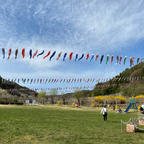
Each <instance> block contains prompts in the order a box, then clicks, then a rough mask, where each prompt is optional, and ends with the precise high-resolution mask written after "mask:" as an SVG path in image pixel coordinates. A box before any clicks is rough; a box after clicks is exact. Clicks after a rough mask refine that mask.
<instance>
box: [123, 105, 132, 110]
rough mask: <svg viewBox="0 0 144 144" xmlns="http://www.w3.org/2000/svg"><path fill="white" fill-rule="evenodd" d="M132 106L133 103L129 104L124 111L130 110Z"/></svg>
mask: <svg viewBox="0 0 144 144" xmlns="http://www.w3.org/2000/svg"><path fill="white" fill-rule="evenodd" d="M131 106H132V103H130V104H129V106H128V107H127V108H126V110H125V111H124V112H128V111H129V109H130V108H131Z"/></svg>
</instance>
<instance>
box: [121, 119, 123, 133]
mask: <svg viewBox="0 0 144 144" xmlns="http://www.w3.org/2000/svg"><path fill="white" fill-rule="evenodd" d="M121 132H123V121H122V120H121Z"/></svg>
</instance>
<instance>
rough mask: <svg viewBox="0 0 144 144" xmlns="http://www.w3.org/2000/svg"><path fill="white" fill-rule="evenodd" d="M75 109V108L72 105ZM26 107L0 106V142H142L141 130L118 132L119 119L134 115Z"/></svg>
mask: <svg viewBox="0 0 144 144" xmlns="http://www.w3.org/2000/svg"><path fill="white" fill-rule="evenodd" d="M74 109H75V108H74ZM99 113H100V112H98V111H91V110H90V111H78V110H77V111H76V110H64V109H54V108H48V107H46V108H45V107H44V108H39V107H37V106H36V107H35V106H33V107H30V106H16V107H0V144H8V143H10V144H144V133H131V134H128V133H126V132H124V133H121V130H120V120H121V119H122V120H124V121H127V120H129V118H130V117H137V115H136V114H132V113H129V114H116V113H109V115H108V121H107V122H106V123H104V122H103V119H102V116H101V115H100V114H99Z"/></svg>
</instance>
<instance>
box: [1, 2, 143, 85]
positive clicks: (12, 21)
mask: <svg viewBox="0 0 144 144" xmlns="http://www.w3.org/2000/svg"><path fill="white" fill-rule="evenodd" d="M143 16H144V1H143V0H138V1H136V0H117V1H116V0H69V1H68V0H23V1H22V0H5V1H3V0H0V47H1V48H3V47H4V48H5V49H6V50H7V53H8V49H9V48H12V54H13V55H12V56H13V57H11V59H10V60H7V59H4V60H3V59H2V53H1V50H0V67H1V69H0V75H1V76H2V77H4V78H18V77H19V78H73V77H76V78H81V77H82V78H91V77H92V78H109V77H113V76H115V75H117V74H119V73H120V72H122V71H123V70H124V69H126V68H129V57H130V56H135V57H136V58H137V57H143V52H144V49H143V46H144V41H143V39H144V28H143V26H144V17H143ZM16 48H18V49H19V51H20V50H21V49H22V48H25V49H26V58H25V59H24V60H23V59H22V57H21V56H20V55H19V56H18V59H17V60H15V59H14V51H15V49H16ZM30 49H32V50H33V51H35V50H37V49H38V50H39V51H42V50H45V53H47V52H48V51H49V50H51V51H55V50H56V51H57V52H60V51H62V52H63V54H64V53H65V52H68V53H70V52H71V51H73V52H74V54H76V53H79V54H82V53H84V54H87V53H90V54H95V55H96V54H99V55H102V54H104V55H105V56H106V55H107V54H109V55H110V56H111V55H114V59H115V61H114V64H113V65H111V64H110V63H109V64H108V65H106V64H105V61H104V62H103V64H101V65H100V64H99V61H98V62H95V61H92V62H89V61H85V60H82V61H79V62H75V61H74V60H72V61H71V62H69V61H68V58H67V59H66V61H65V62H63V61H62V58H61V60H60V61H56V60H55V59H56V57H54V59H53V60H52V61H49V60H48V59H46V60H43V59H42V57H40V58H37V59H33V60H30V59H29V58H28V55H29V50H30ZM117 55H118V56H123V57H124V56H128V61H127V64H126V65H125V66H124V65H116V64H115V63H116V56H117ZM104 60H105V59H104ZM81 85H83V86H85V85H87V86H88V85H90V86H91V85H94V83H93V84H90V83H88V84H84V83H83V84H75V83H74V84H69V85H68V84H61V85H60V84H48V85H25V86H28V87H30V88H34V87H35V88H38V87H40V88H44V87H46V88H49V87H65V86H68V87H71V86H81Z"/></svg>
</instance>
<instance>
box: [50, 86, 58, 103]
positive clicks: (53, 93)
mask: <svg viewBox="0 0 144 144" xmlns="http://www.w3.org/2000/svg"><path fill="white" fill-rule="evenodd" d="M57 95H58V92H57V89H56V88H52V89H51V90H50V97H51V104H54V97H55V96H57Z"/></svg>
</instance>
